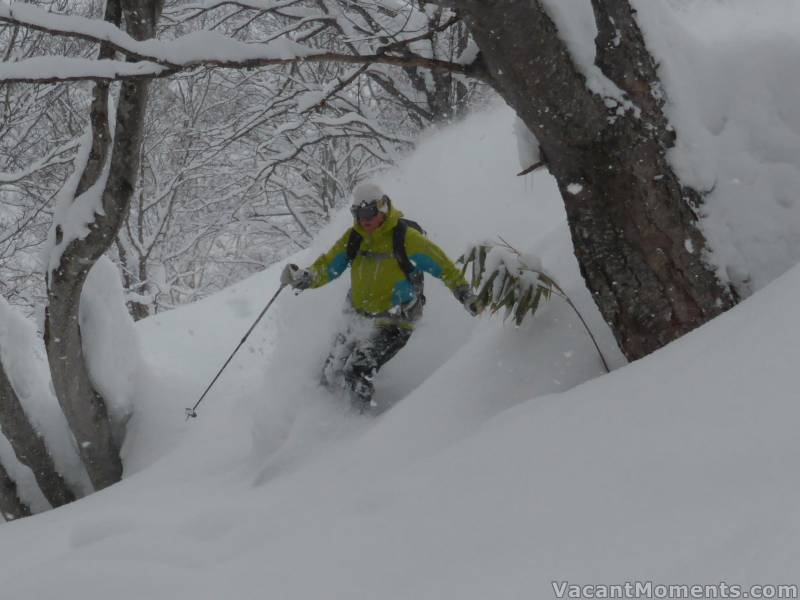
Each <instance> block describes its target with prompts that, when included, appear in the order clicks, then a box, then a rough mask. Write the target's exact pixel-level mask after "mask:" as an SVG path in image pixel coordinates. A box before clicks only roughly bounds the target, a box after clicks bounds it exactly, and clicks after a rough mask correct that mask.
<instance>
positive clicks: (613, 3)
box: [455, 0, 735, 359]
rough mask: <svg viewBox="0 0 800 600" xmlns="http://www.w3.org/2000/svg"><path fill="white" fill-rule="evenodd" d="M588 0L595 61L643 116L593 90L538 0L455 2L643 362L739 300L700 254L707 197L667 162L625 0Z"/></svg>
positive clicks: (607, 309) (620, 328)
mask: <svg viewBox="0 0 800 600" xmlns="http://www.w3.org/2000/svg"><path fill="white" fill-rule="evenodd" d="M592 4H593V6H594V8H595V12H596V16H597V20H598V29H599V32H600V35H599V36H598V39H597V44H598V53H597V64H598V66H600V67H601V68H602V69H603V71H604V72H605V74H606V75H607V76H608V77H609V78H610V79H612V80H613V81H614V82H615V83H616V84H617V85H618V86H619V87H620V88H622V89H623V90H624V91H625V92H627V94H628V98H629V99H630V100H631V101H633V102H634V103H635V104H636V106H637V107H638V109H639V110H640V111H641V113H640V115H636V114H635V113H634V111H632V110H621V109H620V108H619V107H617V106H611V107H609V106H607V105H606V99H604V98H601V97H600V96H598V95H596V94H593V93H592V92H591V91H590V90H589V89H588V88H587V84H586V80H585V78H584V76H583V75H582V74H581V73H580V71H579V70H578V68H577V67H576V65H575V63H574V62H573V60H572V58H571V56H570V54H569V52H568V50H567V47H566V45H565V43H564V41H563V40H562V39H560V38H559V36H558V31H557V29H556V27H555V25H554V23H553V22H552V21H551V19H550V18H549V17H548V15H547V13H546V12H545V10H544V9H543V7H542V5H541V3H540V1H539V0H531V1H527V2H519V1H517V0H456V2H455V5H456V6H457V8H458V9H459V11H460V13H461V14H462V16H463V17H464V19H465V21H466V22H467V24H468V26H469V28H470V31H471V33H472V35H473V37H474V39H475V41H476V42H477V44H478V46H479V48H480V50H481V55H482V60H483V61H484V62H485V63H486V66H487V67H488V69H489V71H490V73H491V76H492V78H493V85H494V87H495V89H497V91H498V92H499V93H500V94H501V95H502V96H503V97H504V98H505V100H506V101H507V102H508V104H509V105H510V106H511V107H512V108H513V109H514V110H515V111H516V112H517V114H518V115H519V116H520V118H521V119H522V120H523V121H524V122H525V124H526V125H527V126H528V128H529V129H530V130H531V131H532V132H533V133H534V134H535V135H536V137H537V138H538V139H539V142H540V144H541V148H542V151H543V155H544V156H545V157H546V160H547V164H548V167H549V169H550V172H551V173H552V174H553V175H554V177H555V178H556V180H557V182H558V186H559V189H560V190H561V194H562V196H563V198H564V203H565V206H566V211H567V218H568V221H569V226H570V231H571V233H572V239H573V243H574V247H575V255H576V257H577V259H578V263H579V265H580V268H581V272H582V274H583V276H584V278H585V280H586V283H587V285H588V287H589V289H590V290H591V292H592V294H593V295H594V297H595V300H596V302H597V304H598V306H599V307H600V310H601V312H602V313H603V316H604V317H605V319H606V320H607V322H608V323H609V325H610V326H611V328H612V330H613V331H614V334H615V336H616V338H617V342H618V343H619V345H620V348H621V349H622V351H623V352H624V353H625V355H626V356H627V357H628V358H629V359H636V358H640V357H642V356H645V355H646V354H649V353H650V352H652V351H654V350H656V349H658V348H660V347H661V346H663V345H665V344H667V343H669V342H670V341H672V340H674V339H676V338H677V337H680V336H681V335H683V334H685V333H687V332H688V331H690V330H692V329H694V328H695V327H697V326H699V325H701V324H703V323H704V322H706V321H708V320H709V319H711V318H713V317H714V316H716V315H718V314H720V313H721V312H723V311H724V310H726V309H728V308H730V307H731V306H732V305H733V303H734V302H735V299H734V297H733V295H732V293H731V292H730V290H729V289H728V288H727V287H726V286H724V285H722V284H721V283H720V282H719V280H718V279H717V277H716V275H715V273H714V271H713V270H712V269H711V268H709V266H708V265H706V264H705V262H704V261H703V254H704V249H705V247H706V242H705V239H704V238H703V236H702V234H701V233H700V231H699V230H698V228H697V218H696V215H695V213H694V210H693V208H694V207H696V206H697V205H698V204H699V203H700V201H701V198H700V196H699V194H698V193H697V192H696V191H694V190H690V189H687V188H686V187H684V186H682V185H681V182H680V181H679V179H678V177H677V175H676V174H675V173H674V171H673V170H672V168H671V166H670V164H669V162H668V161H667V157H666V153H667V150H668V149H669V148H670V147H671V146H672V144H673V143H674V133H673V132H672V130H671V128H670V126H669V124H668V122H667V119H666V117H665V115H664V113H663V110H662V106H661V101H660V100H659V98H660V96H659V94H658V89H659V88H658V77H657V74H656V70H655V66H654V64H653V61H652V58H651V56H650V54H649V53H648V51H647V48H646V46H645V44H644V39H643V37H642V34H641V31H640V30H639V27H638V25H637V23H636V20H635V18H634V15H633V13H632V9H631V7H630V5H629V4H628V2H627V1H626V0H593V1H592ZM612 19H613V22H612ZM618 35H619V37H617V36H618ZM616 40H620V42H621V43H619V44H616Z"/></svg>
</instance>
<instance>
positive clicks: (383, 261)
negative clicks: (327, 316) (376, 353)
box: [308, 207, 467, 317]
mask: <svg viewBox="0 0 800 600" xmlns="http://www.w3.org/2000/svg"><path fill="white" fill-rule="evenodd" d="M402 216H403V213H401V212H400V211H399V210H396V209H395V208H394V207H391V208H390V210H389V214H388V215H386V220H385V221H384V222H383V224H382V225H381V226H380V227H379V228H378V229H377V230H376V231H375V232H374V233H373V234H372V235H369V234H367V232H366V231H364V229H363V228H362V227H361V226H360V225H359V224H358V223H355V224H354V225H353V227H352V228H350V229H348V230H347V231H346V232H345V233H344V235H343V236H342V237H341V238H340V239H339V241H337V242H336V243H335V244H334V245H333V247H332V248H331V249H330V250H328V251H327V252H326V253H325V254H322V255H321V256H320V257H319V258H317V260H315V261H314V263H313V264H312V265H311V266H310V267H309V269H308V270H309V271H310V272H311V274H312V277H313V279H312V283H311V287H314V288H317V287H321V286H323V285H325V284H326V283H329V282H331V281H333V280H334V279H336V278H337V277H339V275H341V274H342V273H343V272H344V271H345V269H347V267H348V260H347V242H348V240H349V239H350V231H351V229H355V230H356V231H357V232H358V233H359V234H360V235H361V237H362V241H361V246H360V247H359V251H358V254H357V255H356V257H355V258H354V259H353V262H352V265H350V277H351V301H352V304H353V308H355V309H356V310H357V311H358V312H361V313H365V314H367V315H370V316H376V317H377V316H382V315H389V314H392V313H393V312H395V311H393V310H392V309H395V308H396V307H400V308H402V306H403V305H410V304H412V303H413V302H414V301H415V300H417V298H416V292H415V291H414V288H413V286H412V285H411V282H410V281H409V280H408V279H407V278H406V275H405V273H403V270H402V269H401V268H400V264H399V263H398V262H397V259H396V258H395V256H394V249H393V240H392V231H393V230H394V228H395V227H396V226H397V222H398V220H399V219H400V217H402ZM405 247H406V254H407V255H408V258H409V260H410V261H411V263H412V264H413V265H414V267H415V271H414V272H417V271H422V272H425V273H429V274H430V275H433V276H434V277H437V278H439V279H441V280H442V281H443V282H444V284H445V285H446V286H447V287H448V288H450V290H451V291H453V292H455V291H456V289H458V288H459V287H461V286H466V285H467V282H466V280H465V279H464V277H463V276H462V275H461V272H460V271H459V270H458V268H457V267H456V266H455V265H454V264H453V262H452V261H451V260H450V259H449V258H448V257H447V255H446V254H445V253H444V252H443V251H442V249H441V248H439V247H438V246H437V245H436V244H434V243H433V242H431V241H430V240H429V239H428V238H426V237H425V236H424V235H423V234H421V233H420V232H419V231H417V230H416V229H414V228H413V227H409V228H408V229H407V231H406V237H405Z"/></svg>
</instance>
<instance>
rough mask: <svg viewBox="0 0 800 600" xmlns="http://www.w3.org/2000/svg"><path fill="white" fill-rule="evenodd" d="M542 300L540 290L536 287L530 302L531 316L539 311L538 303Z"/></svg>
mask: <svg viewBox="0 0 800 600" xmlns="http://www.w3.org/2000/svg"><path fill="white" fill-rule="evenodd" d="M541 300H542V288H541V287H540V286H536V292H535V293H534V294H533V300H532V301H531V309H530V310H531V315H535V314H536V311H537V310H538V309H539V302H541Z"/></svg>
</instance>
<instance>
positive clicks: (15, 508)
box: [0, 463, 31, 521]
mask: <svg viewBox="0 0 800 600" xmlns="http://www.w3.org/2000/svg"><path fill="white" fill-rule="evenodd" d="M0 511H2V512H3V518H4V519H5V520H6V521H14V520H16V519H21V518H22V517H29V516H30V514H31V511H30V509H29V508H28V507H27V505H25V503H24V502H22V500H20V499H19V496H18V495H17V484H16V483H15V482H14V480H13V479H11V477H10V476H9V474H8V471H6V469H5V467H4V466H3V465H2V463H0Z"/></svg>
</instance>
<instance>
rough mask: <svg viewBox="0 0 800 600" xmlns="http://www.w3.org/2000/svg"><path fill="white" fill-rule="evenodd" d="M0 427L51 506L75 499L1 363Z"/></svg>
mask: <svg viewBox="0 0 800 600" xmlns="http://www.w3.org/2000/svg"><path fill="white" fill-rule="evenodd" d="M0 429H2V432H3V434H4V435H5V436H6V439H8V441H9V443H10V444H11V447H12V448H13V449H14V453H15V454H16V455H17V459H18V460H19V461H20V462H21V463H22V464H23V465H25V466H27V467H28V468H30V470H31V471H33V475H34V477H35V478H36V483H38V484H39V488H40V489H41V490H42V493H43V494H44V497H45V498H47V501H48V502H50V505H51V506H53V507H57V506H62V505H64V504H67V503H69V502H72V501H73V500H75V494H74V493H73V492H72V490H71V489H70V488H69V486H68V485H67V482H66V481H64V478H63V477H61V475H59V473H58V471H57V470H56V468H55V465H54V464H53V459H52V457H51V456H50V453H49V452H48V451H47V447H46V446H45V443H44V439H43V438H42V436H41V435H39V432H37V431H36V430H35V429H34V428H33V426H32V425H31V422H30V420H29V419H28V416H27V415H26V414H25V411H24V409H23V408H22V404H21V403H20V401H19V397H18V396H17V394H16V392H15V391H14V388H13V387H12V386H11V381H10V380H9V378H8V376H7V375H6V372H5V369H4V368H3V365H2V364H0Z"/></svg>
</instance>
